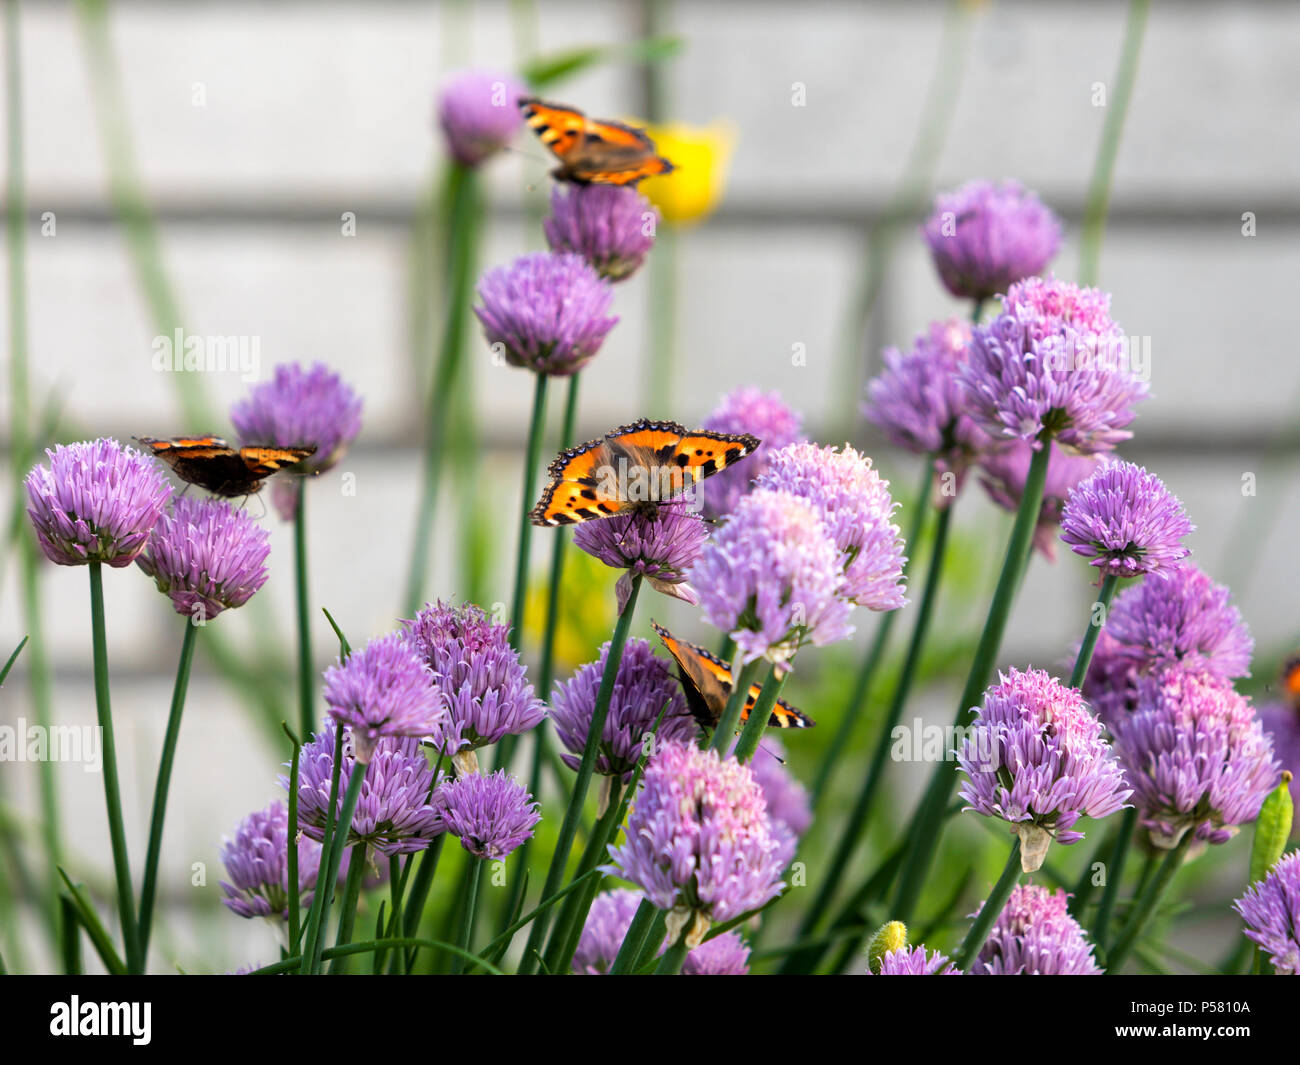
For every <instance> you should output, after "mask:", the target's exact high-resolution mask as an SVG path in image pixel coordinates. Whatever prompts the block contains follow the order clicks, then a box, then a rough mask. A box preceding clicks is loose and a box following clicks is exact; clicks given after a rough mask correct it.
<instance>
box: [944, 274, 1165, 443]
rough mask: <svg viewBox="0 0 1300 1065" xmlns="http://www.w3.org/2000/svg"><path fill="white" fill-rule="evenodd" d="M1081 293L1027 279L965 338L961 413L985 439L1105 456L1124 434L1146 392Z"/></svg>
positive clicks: (1113, 334)
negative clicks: (1048, 443)
mask: <svg viewBox="0 0 1300 1065" xmlns="http://www.w3.org/2000/svg"><path fill="white" fill-rule="evenodd" d="M1099 299H1104V297H1103V296H1102V295H1101V294H1099V293H1094V292H1093V290H1090V289H1080V288H1078V287H1077V286H1074V285H1070V284H1068V283H1066V282H1061V281H1055V280H1051V279H1049V280H1043V279H1040V278H1034V279H1032V281H1030V282H1025V283H1024V284H1023V285H1022V286H1016V287H1015V288H1013V289H1012V290H1011V292H1009V293H1008V294H1007V299H1006V303H1005V311H1004V313H1003V314H1001V315H999V316H998V317H997V318H995V319H994V320H993V321H992V322H990V323H989V324H988V325H984V326H980V327H978V328H976V329H975V331H974V333H973V334H972V336H971V342H970V348H969V359H968V361H967V363H966V365H965V366H963V367H962V369H961V374H960V378H959V380H960V382H961V386H962V387H963V388H964V389H965V390H966V392H967V395H968V397H969V411H970V414H971V417H972V418H973V419H974V420H975V421H976V423H977V424H979V426H980V427H981V428H982V429H983V430H984V431H985V432H987V433H988V434H989V435H990V436H991V437H993V438H994V439H995V440H1025V441H1028V442H1030V443H1032V444H1034V445H1035V446H1036V447H1037V446H1041V444H1042V443H1043V442H1044V440H1045V439H1046V438H1052V439H1056V440H1058V441H1059V442H1060V443H1061V444H1062V445H1063V446H1065V447H1067V448H1069V449H1070V450H1072V451H1076V452H1079V453H1082V454H1092V453H1095V452H1099V451H1109V450H1111V449H1112V448H1114V446H1115V445H1116V444H1118V443H1120V442H1121V441H1123V440H1127V439H1128V438H1129V437H1131V436H1132V435H1133V434H1132V433H1131V432H1129V431H1128V430H1127V429H1126V428H1125V427H1126V426H1127V425H1128V424H1129V423H1130V422H1132V421H1133V418H1134V410H1133V408H1134V405H1135V404H1136V403H1137V402H1138V401H1139V400H1141V399H1143V398H1145V396H1146V393H1147V383H1146V382H1145V381H1143V380H1142V379H1141V377H1140V376H1139V375H1138V373H1136V372H1135V370H1134V368H1133V366H1132V365H1131V364H1130V360H1129V359H1128V355H1127V351H1126V350H1125V346H1124V337H1123V334H1122V332H1121V330H1120V328H1119V326H1118V325H1115V324H1114V323H1112V322H1111V321H1110V318H1109V315H1108V314H1100V315H1098V314H1096V313H1093V312H1094V310H1095V308H1094V304H1095V302H1096V301H1097V300H1099Z"/></svg>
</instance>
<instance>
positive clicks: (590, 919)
mask: <svg viewBox="0 0 1300 1065" xmlns="http://www.w3.org/2000/svg"><path fill="white" fill-rule="evenodd" d="M641 898H642V896H641V893H640V892H639V891H632V890H630V889H629V888H620V889H618V890H617V891H607V892H605V894H603V895H598V896H596V898H595V900H594V901H593V902H592V904H591V909H590V911H588V913H587V923H586V924H584V925H583V926H582V936H581V938H580V939H579V940H578V949H577V950H576V951H575V952H574V955H573V971H574V972H575V973H578V974H580V975H583V976H604V975H605V974H606V973H608V972H609V970H610V968H611V967H612V966H613V964H614V959H615V958H617V957H618V951H619V948H620V947H621V946H622V945H623V940H624V939H625V938H626V937H627V930H628V927H629V926H630V925H631V924H632V918H633V917H635V916H636V911H637V907H638V906H639V905H640V904H641ZM666 946H667V944H665V945H664V947H665V948H666ZM662 949H663V948H661V951H660V952H661V953H662ZM748 973H749V947H748V946H746V945H745V941H744V940H743V939H741V938H740V935H739V934H738V933H736V932H725V933H723V934H722V935H720V936H715V937H714V938H713V939H710V940H709V941H708V942H707V943H701V944H700V945H699V946H698V947H696V948H695V949H694V950H691V951H689V952H688V953H687V955H686V960H685V962H683V963H682V975H683V976H746V975H748Z"/></svg>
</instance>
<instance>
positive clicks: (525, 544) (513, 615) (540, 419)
mask: <svg viewBox="0 0 1300 1065" xmlns="http://www.w3.org/2000/svg"><path fill="white" fill-rule="evenodd" d="M549 380H550V378H549V377H548V376H547V375H546V374H544V373H539V374H538V375H537V384H536V388H535V389H534V391H533V414H532V421H531V422H530V423H529V429H528V453H527V456H526V457H525V459H524V498H523V506H522V508H521V509H520V515H519V553H518V555H517V556H516V558H515V593H514V600H513V603H512V605H511V607H510V642H511V643H512V644H513V645H514V648H515V650H520V649H521V648H522V647H523V645H524V640H523V630H524V598H525V596H526V595H527V592H528V548H529V547H530V546H531V544H532V533H533V523H532V522H531V521H530V520H529V517H528V514H529V511H531V510H532V508H533V503H534V502H536V500H535V499H534V498H533V495H534V491H535V487H536V477H537V463H538V461H539V459H540V457H541V451H542V429H543V427H544V424H545V422H546V383H547V381H549ZM543 694H545V693H543Z"/></svg>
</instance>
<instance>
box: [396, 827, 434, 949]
mask: <svg viewBox="0 0 1300 1065" xmlns="http://www.w3.org/2000/svg"><path fill="white" fill-rule="evenodd" d="M442 841H443V836H442V835H438V836H435V837H434V839H433V842H432V843H430V844H429V846H428V849H426V850H425V852H424V853H423V854H422V855H421V856H420V868H419V870H418V871H417V872H416V874H415V882H414V883H413V884H412V885H411V897H410V901H409V902H408V903H407V904H406V918H405V922H406V923H405V925H404V927H403V929H402V931H404V932H405V933H406V936H407V938H413V937H414V936H415V933H416V932H417V931H419V928H420V920H421V918H423V917H424V903H425V900H426V899H428V897H429V889H430V888H431V887H432V886H433V878H434V875H435V874H436V873H437V872H438V859H439V858H440V857H441V855H442ZM414 965H415V952H414V951H412V952H410V953H409V954H408V955H407V957H406V971H407V973H410V971H411V969H412V967H413V966H414Z"/></svg>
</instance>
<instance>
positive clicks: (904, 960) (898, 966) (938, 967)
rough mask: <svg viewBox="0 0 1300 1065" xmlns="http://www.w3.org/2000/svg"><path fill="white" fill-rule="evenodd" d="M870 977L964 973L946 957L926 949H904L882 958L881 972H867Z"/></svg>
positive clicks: (953, 974) (892, 951) (959, 974)
mask: <svg viewBox="0 0 1300 1065" xmlns="http://www.w3.org/2000/svg"><path fill="white" fill-rule="evenodd" d="M867 975H869V976H873V975H874V976H961V975H963V974H962V971H961V970H960V969H957V968H954V967H953V966H952V965H951V964H949V962H948V959H947V957H946V956H945V955H943V954H940V953H939V952H938V951H937V950H936V951H934V953H930V952H928V951H927V950H926V949H925V947H903V948H902V949H900V950H890V951H886V952H885V953H884V954H882V955H881V956H880V972H879V973H873V972H872V970H871V969H868V970H867Z"/></svg>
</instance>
